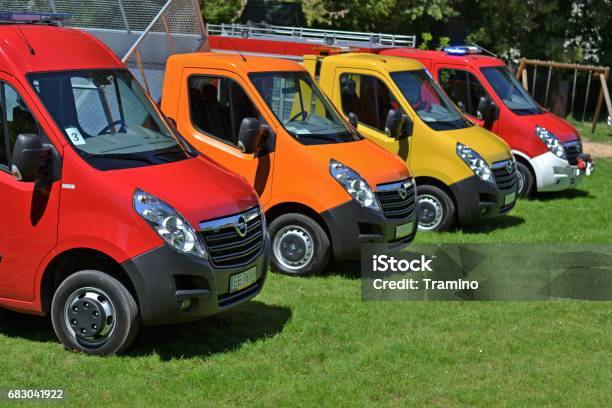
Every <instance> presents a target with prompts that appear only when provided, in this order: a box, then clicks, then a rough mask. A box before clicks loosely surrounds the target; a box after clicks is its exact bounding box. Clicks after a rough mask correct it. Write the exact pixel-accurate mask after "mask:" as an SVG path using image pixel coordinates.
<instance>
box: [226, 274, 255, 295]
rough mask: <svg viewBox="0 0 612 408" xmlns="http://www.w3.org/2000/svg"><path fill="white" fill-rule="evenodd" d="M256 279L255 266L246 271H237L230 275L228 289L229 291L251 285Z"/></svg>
mask: <svg viewBox="0 0 612 408" xmlns="http://www.w3.org/2000/svg"><path fill="white" fill-rule="evenodd" d="M256 280H257V268H251V269H249V270H248V271H244V272H240V273H237V274H236V275H232V276H230V281H229V291H230V293H232V292H236V291H238V290H240V289H244V288H246V287H247V286H250V285H252V284H253V283H255V281H256Z"/></svg>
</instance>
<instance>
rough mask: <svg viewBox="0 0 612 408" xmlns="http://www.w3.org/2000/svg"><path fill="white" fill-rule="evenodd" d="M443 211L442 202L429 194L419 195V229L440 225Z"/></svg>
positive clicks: (427, 229) (429, 228)
mask: <svg viewBox="0 0 612 408" xmlns="http://www.w3.org/2000/svg"><path fill="white" fill-rule="evenodd" d="M443 216H444V212H443V209H442V203H440V201H439V200H438V198H437V197H434V196H431V195H428V194H426V195H422V196H419V229H420V230H423V231H430V230H433V229H436V228H437V227H439V226H440V223H441V222H442V218H443Z"/></svg>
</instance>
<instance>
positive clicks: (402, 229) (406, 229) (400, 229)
mask: <svg viewBox="0 0 612 408" xmlns="http://www.w3.org/2000/svg"><path fill="white" fill-rule="evenodd" d="M413 226H414V223H413V222H409V223H408V224H403V225H398V226H397V227H395V238H404V237H407V236H408V235H410V234H412V229H413Z"/></svg>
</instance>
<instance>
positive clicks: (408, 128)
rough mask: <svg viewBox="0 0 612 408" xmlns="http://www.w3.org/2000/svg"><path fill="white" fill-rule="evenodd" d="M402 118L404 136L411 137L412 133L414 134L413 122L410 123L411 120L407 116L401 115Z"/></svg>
mask: <svg viewBox="0 0 612 408" xmlns="http://www.w3.org/2000/svg"><path fill="white" fill-rule="evenodd" d="M403 116H404V136H405V137H411V136H412V132H414V122H413V121H412V119H410V118H409V117H408V115H403Z"/></svg>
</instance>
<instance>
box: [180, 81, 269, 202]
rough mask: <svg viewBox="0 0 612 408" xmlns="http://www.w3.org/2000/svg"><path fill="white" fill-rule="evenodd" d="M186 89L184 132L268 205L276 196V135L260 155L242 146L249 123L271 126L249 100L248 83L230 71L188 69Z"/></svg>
mask: <svg viewBox="0 0 612 408" xmlns="http://www.w3.org/2000/svg"><path fill="white" fill-rule="evenodd" d="M186 71H187V72H186V73H185V76H184V77H183V84H182V90H183V91H184V92H186V95H187V97H183V98H181V100H180V103H179V109H178V114H177V116H178V117H177V120H178V129H179V131H180V132H181V133H182V134H183V135H185V136H189V137H188V139H189V141H190V142H191V143H192V144H193V145H194V147H195V148H196V149H198V151H200V152H201V153H203V154H204V155H206V156H208V157H210V158H212V159H214V160H215V161H217V162H218V163H220V164H221V165H223V166H225V167H227V168H228V169H230V170H232V171H234V172H236V173H238V174H240V175H242V176H244V177H245V178H246V179H247V180H248V181H249V182H250V183H251V184H252V185H253V187H254V188H255V191H257V194H258V195H259V198H260V200H261V202H262V204H263V205H266V204H267V203H268V202H269V200H270V196H271V193H272V174H273V172H274V148H275V146H274V139H273V134H274V130H273V129H272V130H271V131H270V132H268V135H266V137H269V138H272V139H271V140H269V141H268V143H265V146H264V149H263V150H262V151H261V152H260V153H258V154H256V155H254V154H245V153H243V152H242V151H241V150H240V148H239V146H238V132H239V129H240V125H241V123H242V121H243V119H244V118H256V119H259V120H260V121H261V123H262V124H263V125H267V124H268V123H270V121H269V120H268V119H267V118H266V117H264V116H263V114H262V113H261V111H260V110H259V109H257V106H256V105H255V103H253V99H252V98H251V97H250V96H249V89H248V88H247V87H248V84H246V83H244V82H243V81H242V80H241V79H240V78H239V77H238V76H236V75H235V74H233V73H231V72H228V71H220V70H219V71H216V70H206V73H205V74H204V73H202V71H201V70H196V69H194V70H186Z"/></svg>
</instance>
